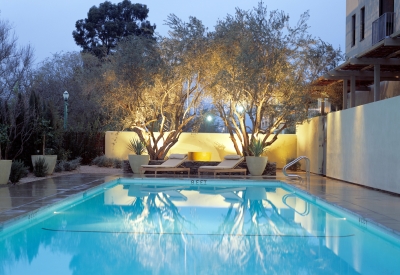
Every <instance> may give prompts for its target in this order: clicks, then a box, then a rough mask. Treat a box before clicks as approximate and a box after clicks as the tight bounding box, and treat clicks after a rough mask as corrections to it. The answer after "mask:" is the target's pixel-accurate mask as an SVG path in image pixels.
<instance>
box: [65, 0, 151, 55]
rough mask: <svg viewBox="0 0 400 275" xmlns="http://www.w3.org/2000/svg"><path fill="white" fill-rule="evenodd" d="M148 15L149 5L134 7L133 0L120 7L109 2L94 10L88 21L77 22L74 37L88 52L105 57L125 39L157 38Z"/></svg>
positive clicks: (135, 5)
mask: <svg viewBox="0 0 400 275" xmlns="http://www.w3.org/2000/svg"><path fill="white" fill-rule="evenodd" d="M148 12H149V9H148V8H147V6H146V5H142V4H132V3H131V2H130V1H129V0H124V1H122V2H121V3H118V4H112V3H111V2H109V1H105V2H104V3H101V4H100V5H99V7H96V6H93V7H91V8H90V9H89V12H88V17H87V18H85V19H81V20H78V21H76V24H75V27H76V30H75V31H73V32H72V36H73V37H74V40H75V42H76V44H77V45H78V46H80V47H82V49H83V51H84V52H90V53H93V54H94V55H96V56H97V57H104V56H106V55H108V54H110V52H111V50H112V49H114V48H115V47H116V45H117V44H118V42H119V41H120V40H121V39H123V38H124V37H127V36H130V35H136V36H145V37H148V38H150V37H153V33H154V30H155V28H156V26H155V25H151V24H150V22H149V21H147V20H146V18H147V16H148Z"/></svg>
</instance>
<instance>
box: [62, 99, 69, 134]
mask: <svg viewBox="0 0 400 275" xmlns="http://www.w3.org/2000/svg"><path fill="white" fill-rule="evenodd" d="M63 98H64V130H67V123H68V98H69V93H68V92H67V91H65V92H64V93H63Z"/></svg>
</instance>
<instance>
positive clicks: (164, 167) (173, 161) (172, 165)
mask: <svg viewBox="0 0 400 275" xmlns="http://www.w3.org/2000/svg"><path fill="white" fill-rule="evenodd" d="M186 159H187V154H171V155H170V156H169V158H168V160H166V161H165V162H163V163H162V164H160V165H141V166H140V174H143V173H144V172H146V171H154V173H155V174H156V175H157V172H161V171H164V172H165V171H166V172H174V174H175V172H187V173H188V175H189V173H190V168H184V167H178V166H179V165H181V164H182V163H183V162H184V161H185V160H186Z"/></svg>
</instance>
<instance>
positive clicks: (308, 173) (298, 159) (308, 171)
mask: <svg viewBox="0 0 400 275" xmlns="http://www.w3.org/2000/svg"><path fill="white" fill-rule="evenodd" d="M302 159H305V160H306V178H307V179H309V178H310V159H309V158H308V157H306V156H300V157H298V158H297V159H295V160H293V161H291V162H289V163H288V164H286V165H285V166H284V167H283V168H282V172H283V174H284V175H285V176H286V177H289V178H298V179H303V178H302V177H300V176H299V175H296V174H288V173H287V172H286V169H288V168H289V167H290V166H292V165H293V164H295V163H296V162H299V161H300V160H302Z"/></svg>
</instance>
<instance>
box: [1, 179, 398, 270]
mask: <svg viewBox="0 0 400 275" xmlns="http://www.w3.org/2000/svg"><path fill="white" fill-rule="evenodd" d="M377 251H379V253H377ZM399 252H400V250H399V247H398V246H397V245H395V244H391V243H389V242H387V241H385V240H384V239H382V238H380V237H379V236H376V235H373V234H371V233H370V232H368V231H367V230H365V228H361V227H357V226H354V225H353V224H351V223H350V222H349V221H347V220H346V219H344V218H343V217H341V216H338V215H336V214H334V213H332V212H326V211H324V210H323V209H322V208H320V207H318V206H317V205H315V204H313V203H310V202H308V201H307V200H305V199H302V198H301V197H299V196H298V195H296V194H293V193H290V192H289V191H287V190H284V189H282V188H280V187H277V188H270V187H269V188H264V187H247V188H246V187H241V188H222V187H201V188H199V187H195V188H194V187H184V186H176V187H171V186H168V187H166V186H137V185H117V186H115V187H114V188H111V189H108V190H106V191H105V193H104V194H101V195H98V196H95V197H93V198H91V199H89V200H87V201H85V202H83V203H80V204H77V205H75V206H74V207H71V208H68V210H65V211H61V212H57V213H56V214H55V215H54V216H52V217H51V218H49V219H47V220H45V221H43V222H40V223H38V224H35V225H33V226H31V227H30V228H27V229H23V230H19V231H16V232H15V234H11V235H10V236H7V237H1V235H0V274H28V273H32V274H377V273H378V272H379V273H382V274H390V273H392V274H394V273H395V272H397V270H399V268H400V264H399V263H398V262H397V257H396V255H399ZM371 259H373V260H371ZM49 267H51V268H49Z"/></svg>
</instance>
